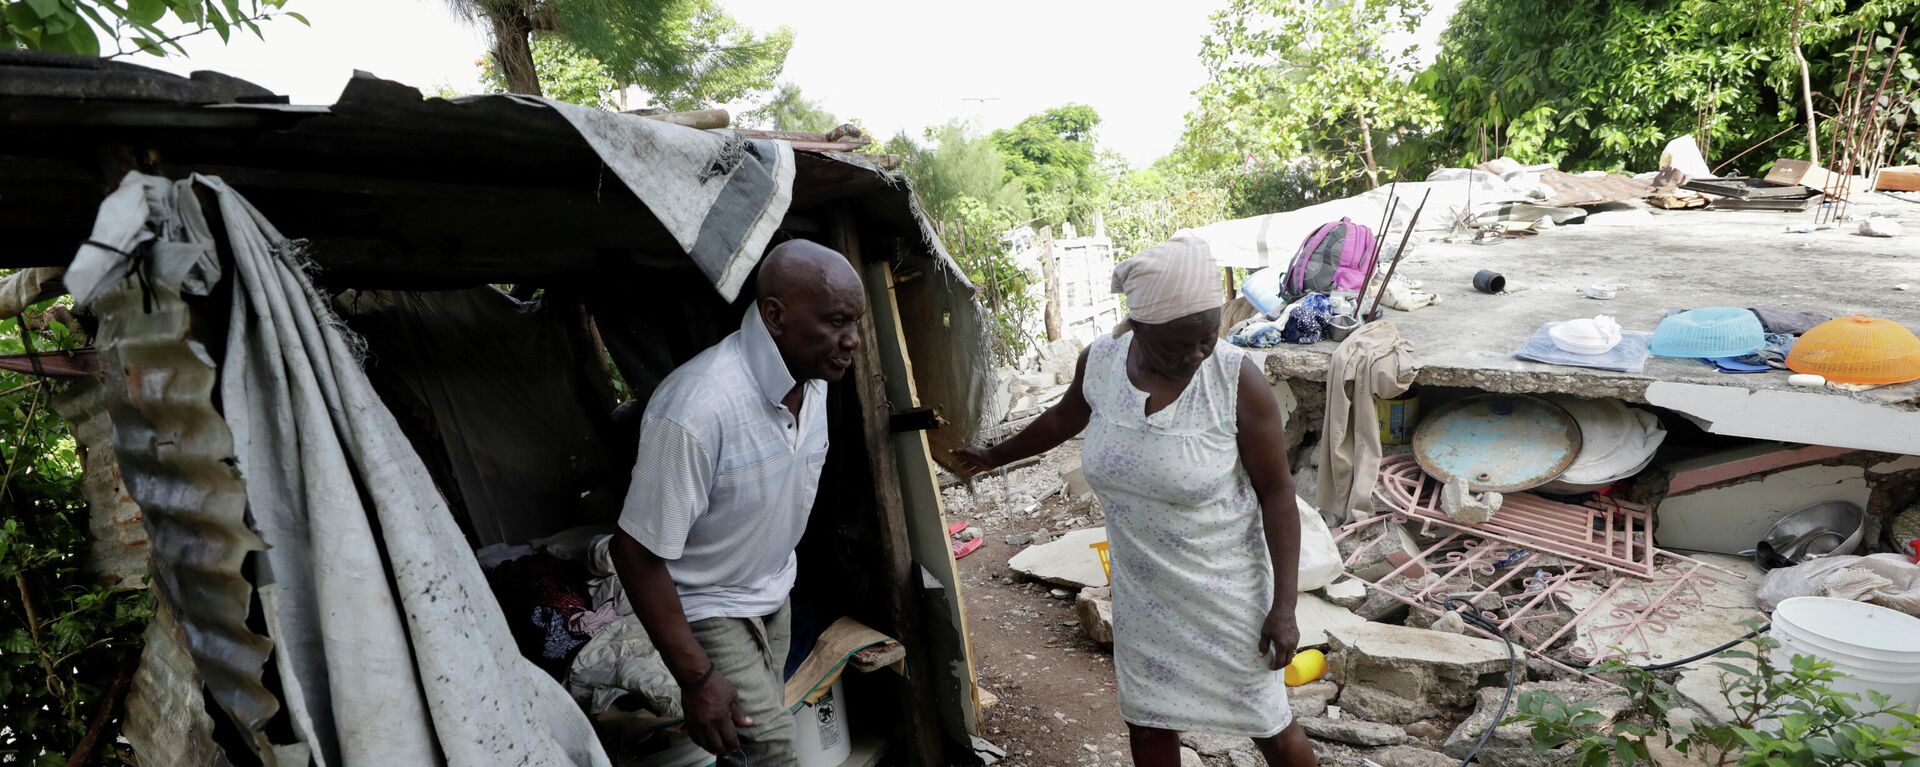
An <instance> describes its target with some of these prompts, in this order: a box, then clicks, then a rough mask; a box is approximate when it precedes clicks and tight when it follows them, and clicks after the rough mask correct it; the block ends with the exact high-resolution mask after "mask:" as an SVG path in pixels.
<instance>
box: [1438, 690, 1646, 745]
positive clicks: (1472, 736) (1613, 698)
mask: <svg viewBox="0 0 1920 767" xmlns="http://www.w3.org/2000/svg"><path fill="white" fill-rule="evenodd" d="M1527 692H1550V693H1553V694H1554V695H1558V696H1560V699H1561V700H1564V701H1566V702H1568V703H1572V702H1575V701H1582V700H1585V701H1592V702H1593V703H1594V709H1593V710H1594V711H1595V712H1597V713H1599V714H1600V716H1601V722H1600V725H1599V726H1600V727H1602V728H1604V727H1605V726H1606V725H1607V724H1608V723H1610V722H1611V721H1612V720H1613V717H1614V715H1615V714H1617V713H1619V712H1620V709H1621V707H1623V706H1624V705H1626V702H1627V701H1626V698H1625V697H1624V696H1623V695H1622V691H1621V690H1620V688H1617V687H1613V686H1611V685H1606V684H1600V683H1596V682H1527V683H1523V684H1521V685H1519V686H1518V687H1515V688H1514V690H1513V702H1511V703H1509V704H1508V706H1507V713H1506V717H1507V718H1511V717H1512V716H1513V714H1514V711H1515V706H1517V705H1518V702H1519V700H1520V695H1521V693H1527ZM1505 695H1506V686H1505V685H1496V686H1492V687H1487V688H1484V689H1481V690H1480V691H1479V702H1478V705H1477V706H1476V707H1475V708H1474V710H1473V715H1472V716H1469V717H1467V719H1466V721H1464V722H1461V723H1460V726H1459V727H1457V728H1454V731H1453V734H1452V735H1448V736H1447V740H1446V742H1445V743H1442V744H1441V745H1440V750H1442V751H1445V752H1446V753H1448V754H1450V755H1452V756H1453V757H1454V758H1455V759H1464V758H1466V756H1467V753H1468V752H1469V751H1471V750H1473V746H1474V744H1475V743H1477V742H1478V741H1479V740H1480V735H1481V733H1484V732H1486V731H1487V728H1488V727H1492V726H1494V724H1495V723H1496V717H1495V715H1496V714H1498V713H1499V708H1500V701H1501V699H1502V698H1503V697H1504V696H1505ZM1501 751H1505V752H1525V753H1532V751H1533V736H1532V731H1531V729H1530V728H1529V726H1528V725H1525V724H1503V725H1500V726H1499V727H1498V728H1497V729H1495V730H1494V731H1493V736H1492V737H1490V738H1488V739H1487V745H1486V748H1485V749H1483V750H1482V751H1481V752H1480V753H1481V755H1482V756H1481V761H1482V763H1486V761H1487V759H1486V756H1485V755H1486V754H1489V753H1493V752H1501ZM1519 755H1520V754H1518V753H1505V754H1501V756H1503V757H1507V760H1506V763H1508V764H1518V763H1519V762H1516V761H1512V760H1513V759H1515V758H1517V757H1518V756H1519ZM1556 758H1557V757H1556ZM1545 763H1549V764H1551V763H1557V762H1545Z"/></svg>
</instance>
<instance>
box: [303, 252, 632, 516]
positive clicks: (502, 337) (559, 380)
mask: <svg viewBox="0 0 1920 767" xmlns="http://www.w3.org/2000/svg"><path fill="white" fill-rule="evenodd" d="M334 306H335V307H336V308H338V309H339V311H340V313H341V314H342V315H344V316H345V317H346V320H347V323H348V324H349V325H350V326H352V328H353V329H354V330H355V331H356V332H357V333H359V335H360V336H361V337H362V338H363V339H365V340H366V343H367V368H368V372H369V374H370V375H372V376H374V377H375V380H376V382H379V383H381V384H382V388H381V391H382V393H383V394H386V395H387V396H388V397H389V398H390V401H389V402H388V404H389V406H390V408H391V409H392V410H393V411H394V412H395V413H396V414H402V417H403V418H405V417H406V416H408V415H411V416H412V417H413V418H414V419H415V420H417V421H419V422H421V425H422V426H423V427H425V430H426V431H427V432H429V433H428V434H424V435H419V437H420V438H417V439H416V440H415V441H414V447H415V449H417V450H419V451H420V452H421V453H422V457H423V458H426V459H427V462H428V465H429V466H431V467H435V468H436V469H437V471H436V476H437V477H438V478H439V479H440V480H441V482H440V485H441V487H442V489H443V490H445V491H447V493H448V494H449V495H451V496H454V497H455V500H453V505H454V506H455V508H456V509H459V510H462V511H464V512H465V514H466V519H467V529H468V530H469V531H470V532H471V534H472V539H473V543H474V545H475V547H476V548H478V547H480V546H489V545H492V544H495V543H521V542H524V541H527V540H530V539H533V538H538V537H541V536H545V535H550V534H553V533H555V532H558V531H560V530H564V529H567V528H569V527H573V526H575V525H580V524H586V523H588V522H591V521H598V520H597V519H596V518H595V517H596V515H595V514H594V512H596V511H597V512H599V513H598V515H597V516H598V517H604V518H605V519H607V520H611V519H612V518H613V515H615V514H616V513H617V511H618V509H617V503H618V501H619V498H620V496H624V495H625V492H626V484H627V478H628V476H629V475H630V473H631V472H632V467H631V466H620V467H612V466H609V465H607V464H608V458H609V457H610V453H609V451H608V450H607V446H606V445H605V443H604V440H603V439H602V435H601V432H602V427H603V425H604V424H605V423H606V422H607V414H608V413H609V412H610V411H611V410H612V409H613V405H614V401H613V390H612V387H610V386H607V385H606V384H605V379H604V378H602V379H600V381H599V383H600V385H599V386H595V385H594V383H595V382H594V381H591V380H589V375H590V374H591V373H592V371H595V370H597V369H598V365H599V362H598V361H597V360H596V359H595V358H594V351H593V348H592V345H591V343H590V342H588V341H586V340H585V339H584V336H585V332H584V330H583V329H582V328H581V322H580V314H579V311H578V309H577V307H575V306H573V305H564V304H563V305H551V304H546V303H541V302H532V303H529V302H521V301H516V300H514V299H513V298H512V297H511V296H508V295H507V294H505V293H501V292H500V291H499V290H496V289H494V288H493V287H490V286H488V287H480V288H474V289H471V290H456V291H435V292H421V293H416V292H397V291H347V292H345V293H342V294H341V295H340V296H339V297H337V298H336V299H335V300H334ZM393 399H398V400H399V401H391V400H393ZM596 403H597V406H596ZM616 480H617V481H616ZM596 483H597V484H598V485H607V486H609V487H610V486H612V485H617V488H614V489H613V492H612V493H610V495H612V496H613V498H612V499H611V500H612V502H613V503H614V504H616V505H615V506H612V507H607V508H602V509H587V508H584V507H583V504H582V498H581V495H582V493H583V492H586V491H588V490H589V489H602V490H604V489H606V488H595V485H596ZM604 495H607V494H605V493H603V494H600V495H596V496H594V499H595V500H605V498H604V497H603V496H604Z"/></svg>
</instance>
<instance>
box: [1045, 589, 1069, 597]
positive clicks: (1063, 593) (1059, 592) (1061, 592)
mask: <svg viewBox="0 0 1920 767" xmlns="http://www.w3.org/2000/svg"><path fill="white" fill-rule="evenodd" d="M1073 594H1074V592H1071V591H1068V590H1066V589H1054V590H1052V591H1049V592H1047V596H1050V597H1053V598H1054V599H1072V598H1073Z"/></svg>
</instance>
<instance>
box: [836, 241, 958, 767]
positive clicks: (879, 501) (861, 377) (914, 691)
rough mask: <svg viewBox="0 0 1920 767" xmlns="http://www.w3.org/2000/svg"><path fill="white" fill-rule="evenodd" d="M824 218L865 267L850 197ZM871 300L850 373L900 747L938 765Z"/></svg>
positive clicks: (931, 668) (840, 246)
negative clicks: (898, 650)
mask: <svg viewBox="0 0 1920 767" xmlns="http://www.w3.org/2000/svg"><path fill="white" fill-rule="evenodd" d="M826 224H827V243H828V245H829V247H832V248H833V249H834V250H838V251H840V253H841V254H843V255H845V256H846V257H847V260H848V261H850V262H852V264H853V268H854V270H855V271H857V272H864V271H865V270H864V269H863V268H862V266H863V264H864V258H863V257H862V255H861V248H860V230H859V227H858V226H857V225H856V224H855V222H854V218H853V211H852V210H851V209H849V208H848V207H847V206H845V205H840V206H835V207H834V208H833V209H832V210H831V211H829V212H828V215H827V219H826ZM872 304H873V301H871V300H869V301H868V307H867V313H866V314H865V315H864V316H862V317H861V318H860V339H861V342H862V343H861V344H860V351H858V352H857V353H856V357H855V359H854V366H853V374H854V375H855V376H857V379H856V380H855V381H854V385H855V388H856V390H857V391H858V392H859V393H860V406H861V413H862V417H861V419H860V420H861V424H862V426H863V427H864V429H865V431H866V443H867V461H868V463H869V464H870V466H871V468H872V471H873V493H874V507H875V511H876V512H877V514H876V519H875V522H876V524H877V526H878V527H879V533H880V548H881V551H882V552H883V554H884V563H883V567H884V575H885V580H886V594H885V598H886V612H887V615H888V617H889V618H890V619H891V620H892V621H893V622H894V625H893V626H891V627H889V628H891V629H892V631H891V633H892V635H893V636H895V637H898V638H899V639H900V643H901V644H902V645H905V646H906V648H907V676H908V678H909V680H910V681H908V682H907V683H905V684H902V685H900V690H901V692H902V699H901V700H900V701H899V706H900V709H899V711H900V714H901V716H902V717H904V718H905V721H904V722H902V724H903V725H904V727H903V728H902V729H901V730H900V733H901V737H902V738H903V739H904V740H905V745H906V748H904V749H901V752H902V753H901V758H902V759H903V763H904V764H910V765H920V766H922V767H935V765H939V764H941V763H942V762H943V757H944V753H943V752H944V746H943V738H942V737H941V734H940V725H939V723H938V722H937V721H936V720H935V719H934V712H935V710H936V703H935V699H934V685H933V684H932V681H931V680H932V678H933V674H934V673H935V669H936V668H939V667H940V665H941V664H937V663H935V659H934V658H932V657H930V656H931V654H932V653H933V645H932V643H931V642H929V641H927V632H926V631H925V630H924V625H923V624H922V622H921V620H920V615H919V612H920V610H919V599H918V596H917V594H918V591H919V584H920V573H919V572H918V571H917V570H916V569H915V567H914V563H913V557H912V547H911V544H910V542H909V541H908V537H907V516H906V513H907V510H906V501H905V500H904V499H903V498H902V497H901V494H900V469H899V465H898V463H897V462H896V461H895V459H894V452H893V441H892V438H893V435H892V433H891V432H890V431H889V428H888V422H889V420H890V419H889V416H890V413H889V408H888V404H887V403H888V400H887V388H886V377H885V374H884V373H882V372H881V371H882V370H883V369H884V363H882V361H881V359H880V347H879V344H881V343H887V342H890V341H892V339H890V338H888V339H883V338H882V337H881V336H880V335H879V333H878V332H877V331H876V330H875V329H874V319H873V313H874V312H875V311H878V310H880V309H881V308H882V307H877V306H873V305H872Z"/></svg>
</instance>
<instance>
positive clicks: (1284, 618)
mask: <svg viewBox="0 0 1920 767" xmlns="http://www.w3.org/2000/svg"><path fill="white" fill-rule="evenodd" d="M1299 646H1300V626H1299V624H1298V623H1296V622H1295V621H1294V618H1293V613H1291V612H1287V611H1285V610H1280V609H1277V608H1276V609H1274V610H1270V611H1268V612H1267V619H1266V621H1264V622H1262V623H1261V624H1260V657H1262V658H1266V659H1267V666H1268V667H1269V668H1271V669H1273V670H1275V671H1279V670H1280V669H1283V668H1286V667H1287V664H1289V663H1292V662H1293V651H1294V650H1295V649H1297V648H1298V647H1299Z"/></svg>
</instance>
